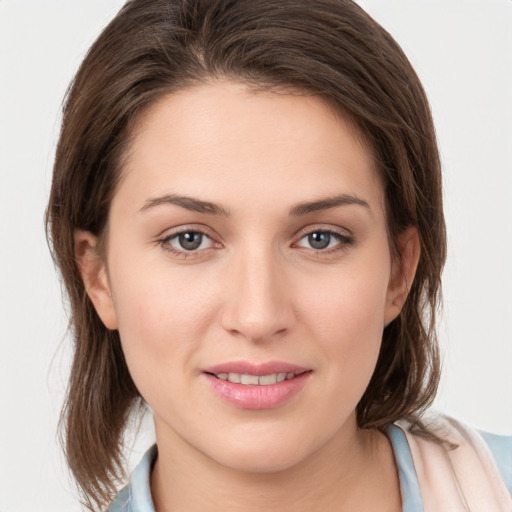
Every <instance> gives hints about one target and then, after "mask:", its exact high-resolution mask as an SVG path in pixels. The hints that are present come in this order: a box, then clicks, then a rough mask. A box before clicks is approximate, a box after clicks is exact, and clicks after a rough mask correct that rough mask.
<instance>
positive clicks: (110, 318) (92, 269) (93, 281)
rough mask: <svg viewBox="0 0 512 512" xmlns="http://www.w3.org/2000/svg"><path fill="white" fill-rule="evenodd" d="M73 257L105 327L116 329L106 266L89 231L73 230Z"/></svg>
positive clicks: (94, 237) (96, 242)
mask: <svg viewBox="0 0 512 512" xmlns="http://www.w3.org/2000/svg"><path fill="white" fill-rule="evenodd" d="M74 237H75V258H76V262H77V265H78V270H79V272H80V275H81V276H82V281H83V282H84V286H85V290H86V292H87V295H88V296H89V298H90V299H91V302H92V303H93V305H94V308H95V309H96V312H97V313H98V316H99V317H100V318H101V320H102V322H103V323H104V324H105V327H106V328H107V329H117V327H118V325H117V316H116V312H115V309H114V303H113V301H112V295H111V293H110V284H109V282H108V275H107V267H106V264H105V261H104V260H103V259H102V258H101V257H100V255H99V254H98V238H97V237H96V236H94V235H93V234H92V233H90V232H89V231H81V230H76V231H75V235H74Z"/></svg>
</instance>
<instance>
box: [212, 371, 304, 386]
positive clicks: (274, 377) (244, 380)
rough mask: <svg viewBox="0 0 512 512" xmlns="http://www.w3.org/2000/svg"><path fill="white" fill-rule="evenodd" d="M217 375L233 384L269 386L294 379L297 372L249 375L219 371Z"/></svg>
mask: <svg viewBox="0 0 512 512" xmlns="http://www.w3.org/2000/svg"><path fill="white" fill-rule="evenodd" d="M216 377H217V378H218V379H221V380H227V381H229V382H232V383H233V384H244V385H247V386H269V385H270V384H276V383H277V382H283V381H285V380H289V379H293V377H295V373H293V372H289V373H271V374H269V375H261V376H260V375H249V374H248V373H217V374H216Z"/></svg>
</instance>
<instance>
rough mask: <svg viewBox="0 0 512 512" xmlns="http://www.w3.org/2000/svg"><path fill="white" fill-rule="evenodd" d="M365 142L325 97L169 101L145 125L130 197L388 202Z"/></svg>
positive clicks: (213, 95)
mask: <svg viewBox="0 0 512 512" xmlns="http://www.w3.org/2000/svg"><path fill="white" fill-rule="evenodd" d="M362 140H363V138H362V137H361V136H360V134H359V133H358V131H357V129H356V128H355V126H354V124H353V123H351V122H349V121H348V120H347V119H345V118H343V117H341V116H340V115H338V114H336V113H335V112H334V110H333V109H332V108H331V107H330V106H329V105H327V104H326V103H325V102H324V101H322V100H321V99H319V98H318V97H315V96H307V95H304V94H300V93H298V92H297V91H295V92H290V91H288V92H280V91H278V92H275V91H263V92H262V91H254V90H251V89H249V88H248V87H247V86H245V85H243V84H240V83H236V82H229V81H223V82H214V83H209V84H202V85H200V86H194V87H190V88H187V89H184V90H181V91H179V92H177V93H174V94H170V95H167V96H164V97H163V98H161V99H160V100H159V101H157V102H156V103H154V104H153V105H152V106H151V107H150V108H148V110H147V111H146V112H145V113H144V114H143V115H142V116H141V117H140V118H139V119H138V121H137V123H136V124H135V126H134V129H133V131H132V137H131V145H130V148H129V150H128V152H127V155H126V158H125V162H124V166H123V178H122V181H121V188H123V187H125V188H131V189H132V191H133V192H137V193H138V194H139V195H146V196H151V195H156V194H161V193H184V194H185V193H186V194H194V195H197V194H198V193H200V194H206V195H212V194H213V195H218V194H220V193H222V194H223V195H224V196H229V192H230V190H231V191H232V192H233V199H237V198H238V199H240V198H241V197H244V198H245V199H246V200H251V201H254V200H255V199H256V198H260V199H263V198H264V197H267V198H269V199H270V200H271V201H272V200H275V199H276V197H273V198H272V197H271V196H272V193H275V194H274V195H276V194H277V193H280V198H281V199H283V192H286V194H287V195H288V196H290V201H298V200H309V199H315V196H317V195H322V196H326V195H333V194H335V193H364V194H366V195H368V194H370V195H372V194H373V195H374V196H375V198H374V199H378V200H381V199H382V197H381V196H382V189H383V187H382V184H381V180H380V176H379V173H378V172H377V170H376V166H375V163H374V159H373V157H372V154H371V152H370V150H369V149H368V148H367V146H366V145H364V144H363V142H362ZM228 185H229V187H228ZM294 194H295V195H296V196H297V197H292V196H293V195H294ZM298 196H300V197H298ZM209 199H210V198H209ZM213 199H215V198H213ZM370 199H371V198H370ZM133 200H134V201H135V200H136V198H135V197H133Z"/></svg>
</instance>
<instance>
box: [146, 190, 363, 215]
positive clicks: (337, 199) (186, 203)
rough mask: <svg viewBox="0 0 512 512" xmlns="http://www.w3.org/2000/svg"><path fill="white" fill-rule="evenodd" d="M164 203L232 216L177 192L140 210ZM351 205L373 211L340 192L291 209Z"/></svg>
mask: <svg viewBox="0 0 512 512" xmlns="http://www.w3.org/2000/svg"><path fill="white" fill-rule="evenodd" d="M163 204H174V205H176V206H180V207H181V208H185V209H186V210H191V211H193V212H198V213H206V214H210V215H223V216H226V217H228V216H230V212H229V211H228V210H226V209H225V208H224V207H222V206H220V205H218V204H215V203H212V202H210V201H203V200H201V199H197V198H194V197H189V196H181V195H177V194H167V195H164V196H161V197H155V198H152V199H148V200H147V201H146V202H145V203H144V206H143V207H142V208H141V209H140V210H139V211H140V212H144V211H147V210H149V209H150V208H154V207H156V206H160V205H163ZM349 205H357V206H362V207H364V208H367V209H368V210H369V211H370V212H371V208H370V205H369V204H368V203H367V202H366V201H364V200H363V199H360V198H358V197H357V196H354V195H350V194H340V195H338V196H334V197H327V198H323V199H318V200H316V201H310V202H307V203H299V204H296V205H295V206H293V207H292V208H291V209H290V215H291V216H300V215H307V214H308V213H312V212H317V211H321V210H329V209H331V208H337V207H338V206H349Z"/></svg>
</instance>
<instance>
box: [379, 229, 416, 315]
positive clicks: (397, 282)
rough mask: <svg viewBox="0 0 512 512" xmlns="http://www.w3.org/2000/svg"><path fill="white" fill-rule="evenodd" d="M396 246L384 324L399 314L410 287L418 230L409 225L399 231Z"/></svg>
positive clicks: (414, 271)
mask: <svg viewBox="0 0 512 512" xmlns="http://www.w3.org/2000/svg"><path fill="white" fill-rule="evenodd" d="M397 248H398V253H399V254H397V255H395V256H394V257H393V261H392V264H391V275H390V277H389V285H388V291H387V295H386V311H385V318H384V323H385V325H387V324H388V323H390V322H392V321H393V320H394V319H395V318H396V317H397V316H398V315H399V314H400V311H402V307H403V305H404V304H405V301H406V299H407V295H408V294H409V290H410V289H411V286H412V282H413V280H414V275H415V274H416V268H417V267H418V262H419V259H420V254H421V245H420V237H419V235H418V230H417V229H416V228H415V227H410V228H407V229H406V230H405V231H404V232H403V233H401V234H400V235H399V236H398V240H397Z"/></svg>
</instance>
